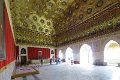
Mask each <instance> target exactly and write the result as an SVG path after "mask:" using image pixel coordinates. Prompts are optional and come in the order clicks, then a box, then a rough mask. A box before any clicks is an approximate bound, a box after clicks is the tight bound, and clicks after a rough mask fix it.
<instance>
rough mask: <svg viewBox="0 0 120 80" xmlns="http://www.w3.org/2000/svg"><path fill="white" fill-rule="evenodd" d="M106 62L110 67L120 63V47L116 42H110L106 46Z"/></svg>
mask: <svg viewBox="0 0 120 80" xmlns="http://www.w3.org/2000/svg"><path fill="white" fill-rule="evenodd" d="M104 62H107V63H108V65H116V64H117V63H120V45H119V44H118V43H117V42H116V41H114V40H110V41H109V42H108V43H107V44H106V45H105V48H104Z"/></svg>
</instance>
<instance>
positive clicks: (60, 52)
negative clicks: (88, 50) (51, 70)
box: [58, 50, 63, 60]
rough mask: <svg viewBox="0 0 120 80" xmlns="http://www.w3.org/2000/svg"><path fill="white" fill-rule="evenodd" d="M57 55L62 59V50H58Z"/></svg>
mask: <svg viewBox="0 0 120 80" xmlns="http://www.w3.org/2000/svg"><path fill="white" fill-rule="evenodd" d="M58 57H59V58H60V60H62V59H63V53H62V51H61V50H60V51H59V55H58Z"/></svg>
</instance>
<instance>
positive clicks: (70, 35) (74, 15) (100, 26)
mask: <svg viewBox="0 0 120 80" xmlns="http://www.w3.org/2000/svg"><path fill="white" fill-rule="evenodd" d="M9 3H10V12H11V15H12V17H11V19H12V23H13V30H14V35H15V41H16V45H34V46H44V47H50V46H53V47H58V46H63V45H67V44H69V43H74V42H77V41H82V40H86V39H89V38H94V37H97V36H100V35H103V33H104V34H107V33H110V32H111V30H114V31H116V30H119V29H118V28H119V27H118V25H117V24H119V23H120V1H119V0H10V2H9ZM113 26H114V28H113ZM101 32H103V33H101Z"/></svg>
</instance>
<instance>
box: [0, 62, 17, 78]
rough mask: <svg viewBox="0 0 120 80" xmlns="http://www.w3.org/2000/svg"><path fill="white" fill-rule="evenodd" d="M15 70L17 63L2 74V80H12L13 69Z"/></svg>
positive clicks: (12, 64) (0, 74)
mask: <svg viewBox="0 0 120 80" xmlns="http://www.w3.org/2000/svg"><path fill="white" fill-rule="evenodd" d="M14 68H15V61H14V62H12V63H10V65H9V64H8V67H6V69H5V70H4V71H2V72H0V80H11V76H12V72H13V69H14Z"/></svg>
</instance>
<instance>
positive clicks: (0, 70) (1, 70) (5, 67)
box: [0, 60, 15, 73]
mask: <svg viewBox="0 0 120 80" xmlns="http://www.w3.org/2000/svg"><path fill="white" fill-rule="evenodd" d="M14 63H15V60H14V61H12V62H11V63H9V64H7V65H6V66H4V67H2V68H1V69H0V73H2V72H3V71H4V70H6V69H7V68H8V67H10V66H11V65H12V64H14Z"/></svg>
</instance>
